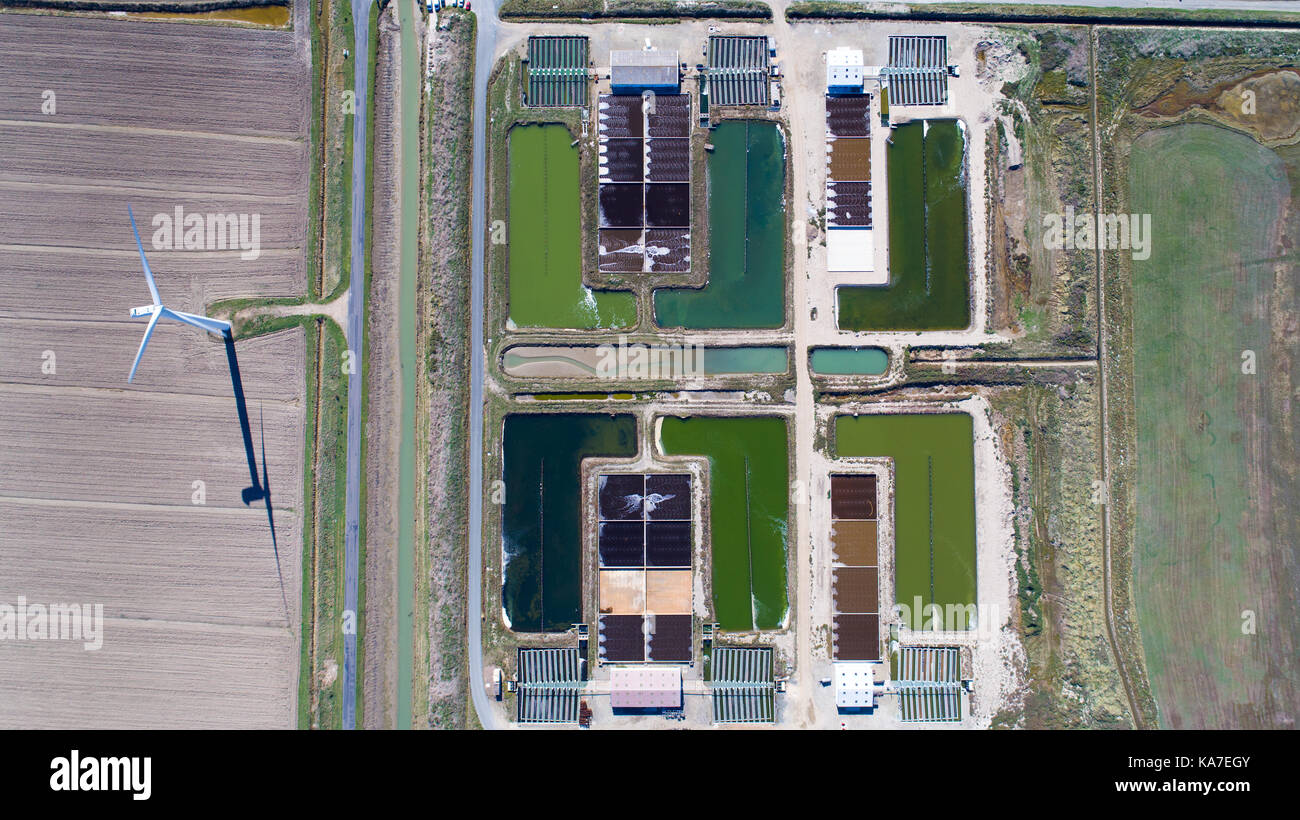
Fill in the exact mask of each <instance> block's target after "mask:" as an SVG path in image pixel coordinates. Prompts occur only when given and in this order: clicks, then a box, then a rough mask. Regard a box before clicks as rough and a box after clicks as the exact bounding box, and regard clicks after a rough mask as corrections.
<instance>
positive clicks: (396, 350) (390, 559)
mask: <svg viewBox="0 0 1300 820" xmlns="http://www.w3.org/2000/svg"><path fill="white" fill-rule="evenodd" d="M396 14H397V11H396V6H395V5H392V4H390V5H389V6H388V8H386V9H385V10H384V11H383V12H381V13H380V16H379V53H378V59H377V60H376V65H375V109H374V111H375V129H374V134H373V135H372V138H373V141H372V143H371V146H372V147H371V150H372V152H373V155H374V165H373V176H372V178H371V185H372V186H373V189H372V190H373V195H374V205H373V208H372V210H371V217H370V222H371V226H372V228H371V239H370V242H371V244H370V281H369V283H368V287H369V297H368V299H367V305H366V367H367V370H366V403H367V409H366V419H365V430H364V431H363V433H362V435H363V438H364V442H363V447H364V449H365V468H366V474H365V475H364V476H363V477H362V481H363V482H364V483H365V495H366V510H365V532H364V538H365V550H366V553H365V576H366V578H365V608H366V609H365V612H366V615H365V634H364V640H363V646H364V651H365V658H364V660H363V667H362V669H363V676H362V702H363V709H364V711H363V724H364V726H365V728H367V729H377V728H392V727H393V723H394V720H395V719H396V706H397V703H396V697H397V675H398V670H397V573H398V565H397V531H398V498H397V494H398V462H399V459H398V455H399V454H398V449H399V447H400V445H401V432H402V431H401V425H400V421H401V409H402V408H401V401H402V381H401V379H402V373H401V361H400V355H401V351H400V343H401V340H400V330H401V328H400V327H399V324H398V321H399V314H398V309H397V301H398V296H399V289H400V286H401V273H402V272H401V246H400V236H399V232H400V229H401V214H400V207H399V191H398V186H399V184H400V180H399V177H398V174H399V167H400V160H401V157H400V156H399V154H398V151H399V144H398V136H399V133H398V116H399V110H398V102H399V100H400V95H401V90H400V79H401V78H400V76H399V73H400V72H399V69H400V66H399V63H398V39H399V36H400V34H399V32H398V30H397V20H396Z"/></svg>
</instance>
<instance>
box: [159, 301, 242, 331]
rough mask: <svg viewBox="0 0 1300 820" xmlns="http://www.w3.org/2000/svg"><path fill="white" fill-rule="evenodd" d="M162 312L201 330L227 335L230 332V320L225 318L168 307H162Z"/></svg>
mask: <svg viewBox="0 0 1300 820" xmlns="http://www.w3.org/2000/svg"><path fill="white" fill-rule="evenodd" d="M161 312H162V313H165V314H167V316H168V317H169V318H172V319H175V320H176V321H178V322H184V323H185V324H187V325H190V326H192V327H197V328H198V329H199V330H206V331H207V332H209V333H214V334H216V335H218V336H225V335H227V334H229V333H230V322H227V321H225V320H224V319H209V318H208V317H207V316H197V315H195V314H193V313H183V312H181V311H179V310H172V309H171V308H166V307H165V308H162V311H161Z"/></svg>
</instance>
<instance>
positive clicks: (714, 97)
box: [707, 68, 772, 105]
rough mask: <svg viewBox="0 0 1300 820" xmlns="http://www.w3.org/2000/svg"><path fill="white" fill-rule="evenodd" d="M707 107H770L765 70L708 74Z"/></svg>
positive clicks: (768, 87)
mask: <svg viewBox="0 0 1300 820" xmlns="http://www.w3.org/2000/svg"><path fill="white" fill-rule="evenodd" d="M707 76H708V88H709V105H771V103H772V95H771V89H770V86H769V85H768V83H769V79H768V75H767V69H766V68H764V69H752V70H745V71H728V72H717V71H710V72H709V73H708V75H707Z"/></svg>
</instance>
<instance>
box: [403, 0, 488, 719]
mask: <svg viewBox="0 0 1300 820" xmlns="http://www.w3.org/2000/svg"><path fill="white" fill-rule="evenodd" d="M440 25H441V26H443V28H441V29H440V30H438V31H436V32H432V33H431V36H432V39H433V48H432V62H433V69H432V74H431V78H430V87H429V95H428V97H426V101H425V112H424V114H425V116H424V122H425V124H426V126H425V128H424V130H423V133H424V135H425V136H424V138H425V140H426V145H425V148H426V151H425V154H424V156H425V169H424V173H425V176H424V179H425V180H427V185H426V188H425V197H426V199H425V202H426V205H427V210H426V214H427V219H426V221H425V225H424V228H425V231H424V235H423V237H422V243H421V244H422V247H421V254H420V273H419V277H420V278H419V288H420V293H421V297H422V298H421V299H420V312H421V316H420V345H421V348H420V349H421V350H423V351H425V357H424V360H423V362H422V363H421V369H422V371H423V372H422V378H421V379H420V380H419V389H420V392H421V393H422V394H423V395H421V397H420V405H421V407H420V410H421V411H422V412H421V417H422V426H423V427H424V428H425V433H426V441H427V447H428V450H427V460H426V463H425V464H424V465H423V466H424V469H423V471H422V472H423V474H424V475H426V476H428V482H429V483H428V486H427V488H426V501H425V515H424V520H425V522H426V531H427V533H428V541H427V543H428V551H427V559H424V560H423V561H422V560H421V559H422V558H423V556H422V557H421V558H418V559H417V561H419V562H421V563H424V564H425V566H424V567H423V569H424V572H423V573H422V575H421V577H420V578H419V579H418V580H417V584H427V588H428V594H427V596H424V599H425V600H428V601H430V606H429V612H428V622H427V628H428V670H429V714H428V721H427V724H428V726H430V727H431V728H438V729H453V728H456V729H459V728H464V726H465V716H466V712H465V701H466V698H465V687H466V675H465V673H466V666H465V663H466V657H465V640H464V632H465V560H466V548H467V546H468V545H467V532H468V531H467V517H468V501H469V498H468V496H467V494H466V489H467V488H468V486H469V476H468V474H467V469H468V452H469V451H468V449H467V448H468V439H467V437H466V435H465V431H466V430H467V429H468V427H469V401H468V389H467V386H468V384H469V373H468V367H469V361H468V355H467V352H468V348H469V320H470V316H469V301H470V294H469V281H470V258H469V251H470V242H469V231H470V227H469V220H470V199H469V194H470V174H471V167H470V166H471V158H472V154H471V150H470V148H471V139H472V126H473V122H472V115H473V111H472V108H471V106H470V105H468V103H467V101H468V100H469V99H470V98H471V95H472V93H473V75H474V72H473V67H474V42H475V18H474V17H473V16H472V15H470V14H462V13H458V12H449V13H447V14H444V15H441V19H440ZM417 668H419V667H418V666H417Z"/></svg>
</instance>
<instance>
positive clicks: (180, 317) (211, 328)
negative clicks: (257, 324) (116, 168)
mask: <svg viewBox="0 0 1300 820" xmlns="http://www.w3.org/2000/svg"><path fill="white" fill-rule="evenodd" d="M126 214H127V216H129V217H130V218H131V232H132V233H134V234H135V247H136V249H137V250H139V251H140V264H141V265H143V266H144V279H145V281H146V282H147V283H148V284H149V295H150V296H152V297H153V304H151V305H144V306H143V307H137V308H131V318H132V319H143V318H144V317H145V316H148V317H149V326H148V327H147V328H145V330H144V338H143V339H141V340H140V350H139V351H138V352H137V353H136V354H135V364H133V365H131V375H129V376H127V377H126V380H127V382H130V381H131V380H133V379H134V378H135V369H136V368H137V367H139V366H140V357H142V356H144V349H145V347H146V346H148V344H149V337H150V336H152V335H153V329H154V327H155V326H157V324H158V320H159V319H162V318H163V317H166V318H168V319H174V320H175V321H177V322H184V323H185V324H187V325H192V326H194V327H197V328H198V329H199V330H206V331H207V332H209V333H212V334H215V335H217V336H220V337H221V338H223V339H229V338H230V322H227V321H224V320H222V319H210V318H208V317H207V316H197V315H195V314H193V313H183V312H181V311H179V310H172V309H171V308H169V307H164V306H163V303H162V297H160V296H159V295H158V286H157V285H155V284H154V281H153V271H151V270H149V260H148V259H145V258H144V245H142V244H140V231H139V230H137V229H136V227H135V214H134V213H132V212H131V206H130V205H127V206H126Z"/></svg>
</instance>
